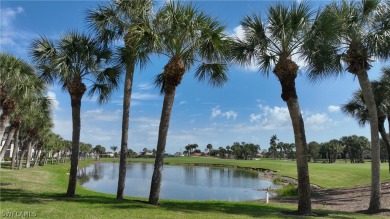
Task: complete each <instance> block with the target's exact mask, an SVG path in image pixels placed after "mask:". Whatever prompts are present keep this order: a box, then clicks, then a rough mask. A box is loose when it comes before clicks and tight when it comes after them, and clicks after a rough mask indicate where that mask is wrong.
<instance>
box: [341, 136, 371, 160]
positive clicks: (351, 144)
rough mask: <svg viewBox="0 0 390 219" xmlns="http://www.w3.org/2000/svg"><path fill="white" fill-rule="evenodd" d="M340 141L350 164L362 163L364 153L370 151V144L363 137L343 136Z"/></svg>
mask: <svg viewBox="0 0 390 219" xmlns="http://www.w3.org/2000/svg"><path fill="white" fill-rule="evenodd" d="M340 141H341V142H342V144H343V145H344V151H345V153H346V154H348V156H349V159H350V161H351V163H364V153H365V152H366V151H368V150H369V149H370V142H369V141H368V139H367V138H366V137H364V136H357V135H351V136H344V137H341V139H340Z"/></svg>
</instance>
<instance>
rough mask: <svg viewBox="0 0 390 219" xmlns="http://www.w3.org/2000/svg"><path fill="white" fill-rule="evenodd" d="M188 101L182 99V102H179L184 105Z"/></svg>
mask: <svg viewBox="0 0 390 219" xmlns="http://www.w3.org/2000/svg"><path fill="white" fill-rule="evenodd" d="M186 103H187V101H184V100H183V101H180V103H179V105H183V104H186Z"/></svg>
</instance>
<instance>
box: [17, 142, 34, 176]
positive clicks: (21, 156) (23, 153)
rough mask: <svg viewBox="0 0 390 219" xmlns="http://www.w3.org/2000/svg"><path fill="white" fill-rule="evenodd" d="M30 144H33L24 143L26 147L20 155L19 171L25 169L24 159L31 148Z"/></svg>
mask: <svg viewBox="0 0 390 219" xmlns="http://www.w3.org/2000/svg"><path fill="white" fill-rule="evenodd" d="M30 144H31V141H25V142H24V145H23V147H22V148H23V149H22V153H21V154H20V157H19V166H18V169H19V170H20V169H22V168H23V157H24V155H25V154H26V151H27V148H28V147H29V145H30Z"/></svg>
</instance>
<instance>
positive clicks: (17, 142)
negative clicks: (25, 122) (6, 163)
mask: <svg viewBox="0 0 390 219" xmlns="http://www.w3.org/2000/svg"><path fill="white" fill-rule="evenodd" d="M14 139H15V140H14V151H13V153H12V160H11V169H14V166H15V165H16V159H17V156H18V152H19V127H17V128H16V130H15V138H14Z"/></svg>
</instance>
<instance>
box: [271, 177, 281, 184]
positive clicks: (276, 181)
mask: <svg viewBox="0 0 390 219" xmlns="http://www.w3.org/2000/svg"><path fill="white" fill-rule="evenodd" d="M273 183H275V184H277V185H280V184H282V183H283V179H282V178H280V177H277V178H275V179H274V180H273Z"/></svg>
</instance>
